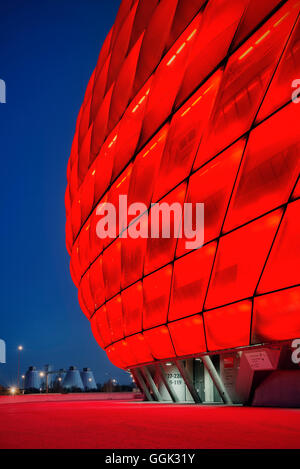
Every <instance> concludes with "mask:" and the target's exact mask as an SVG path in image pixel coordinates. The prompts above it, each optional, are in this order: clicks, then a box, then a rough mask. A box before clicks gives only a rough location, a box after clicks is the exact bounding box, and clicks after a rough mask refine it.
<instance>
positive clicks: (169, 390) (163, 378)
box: [157, 363, 179, 402]
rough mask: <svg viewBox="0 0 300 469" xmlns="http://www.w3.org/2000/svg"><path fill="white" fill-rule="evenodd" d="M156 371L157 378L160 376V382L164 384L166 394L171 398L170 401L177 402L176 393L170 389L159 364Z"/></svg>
mask: <svg viewBox="0 0 300 469" xmlns="http://www.w3.org/2000/svg"><path fill="white" fill-rule="evenodd" d="M157 370H158V373H159V376H160V378H161V380H162V382H163V383H164V385H165V386H166V389H167V391H168V393H169V394H170V397H171V399H172V401H173V402H179V399H178V397H177V394H176V392H175V391H174V389H173V388H172V385H171V384H170V383H169V381H168V380H167V377H166V374H165V370H164V367H163V366H162V365H161V364H160V363H159V364H158V365H157Z"/></svg>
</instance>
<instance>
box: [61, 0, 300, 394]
mask: <svg viewBox="0 0 300 469" xmlns="http://www.w3.org/2000/svg"><path fill="white" fill-rule="evenodd" d="M299 11H300V2H299V1H297V0H289V1H279V0H264V1H260V2H258V1H257V0H236V1H234V2H229V1H228V0H209V1H204V0H161V1H158V0H151V1H150V0H136V1H134V0H123V1H122V3H121V6H120V9H119V12H118V14H117V17H116V20H115V23H114V25H113V27H112V29H111V31H110V32H109V34H108V36H107V38H106V40H105V42H104V44H103V46H102V49H101V51H100V55H99V59H98V62H97V65H96V68H95V70H94V72H93V74H92V76H91V78H90V81H89V84H88V87H87V90H86V94H85V97H84V102H83V104H82V106H81V109H80V112H79V116H78V120H77V125H76V132H75V136H74V141H73V145H72V150H71V156H70V159H69V164H68V170H67V177H68V186H67V191H66V198H65V202H66V212H67V223H66V243H67V249H68V252H69V254H70V256H71V274H72V278H73V281H74V283H75V285H76V286H77V287H78V293H79V302H80V305H81V308H82V310H83V312H84V313H85V315H86V316H87V317H88V319H89V320H90V322H91V326H92V331H93V334H94V336H95V338H96V340H97V342H98V344H99V345H100V346H101V347H102V348H103V349H105V351H106V353H107V355H108V357H109V358H110V360H111V361H112V362H113V363H114V364H115V365H117V366H118V367H120V368H124V369H130V370H131V371H132V372H133V374H134V376H135V378H136V381H137V383H138V385H139V386H140V387H141V388H142V389H143V388H144V391H145V392H146V394H147V395H148V398H151V397H152V398H157V396H161V395H162V394H163V391H161V390H160V391H159V389H160V384H159V380H158V379H157V376H156V373H161V379H162V381H163V382H164V384H165V386H166V388H167V389H168V387H169V386H168V383H167V384H166V383H165V378H166V376H167V375H166V374H165V373H164V372H167V371H168V369H167V368H166V363H167V364H168V365H169V366H170V369H172V370H173V371H172V372H173V373H174V366H175V365H176V366H177V371H178V372H179V374H178V375H179V377H180V378H183V379H184V381H185V384H186V385H187V387H188V391H189V393H190V394H191V395H192V398H193V399H194V400H196V401H197V396H196V394H195V392H196V393H197V392H198V397H199V399H200V400H203V398H201V392H200V391H199V389H200V385H199V386H198V391H197V385H196V384H195V383H196V381H197V378H195V376H196V375H197V370H196V367H197V366H198V365H197V362H196V361H195V360H197V357H198V362H199V363H200V362H201V363H202V361H201V360H202V359H201V360H199V357H203V359H204V362H205V357H209V356H215V357H218V360H217V359H215V358H214V359H212V360H210V362H209V363H204V364H205V366H206V367H207V369H208V370H209V373H210V376H211V377H212V378H213V381H214V383H215V385H216V382H215V378H214V376H213V375H214V372H215V371H216V369H218V370H219V371H220V373H221V375H222V373H223V375H224V370H225V371H226V363H227V364H229V365H230V363H232V369H234V370H239V369H240V368H242V367H243V366H244V365H243V364H242V360H243V357H242V355H241V351H243V350H245V351H249V350H250V351H251V350H252V348H251V347H252V346H258V345H260V346H262V350H268V348H266V347H267V346H268V345H270V344H277V345H278V347H279V349H280V350H281V351H282V350H283V348H284V347H285V345H282V344H288V345H287V347H288V348H289V347H290V346H291V341H292V340H293V339H296V338H298V337H300V286H299V285H300V276H299V265H300V247H299V225H300V222H299V219H300V200H299V197H300V183H299V166H300V163H299V161H300V159H299V154H300V131H299V129H300V127H299V118H300V104H296V101H297V100H295V102H293V100H292V98H293V92H295V88H296V85H295V80H296V79H300V21H299ZM294 96H295V95H294ZM119 195H128V203H133V202H142V203H144V204H146V205H147V207H149V210H150V206H151V203H153V202H158V201H166V202H168V203H170V204H171V203H174V202H179V203H180V204H183V203H184V202H190V203H196V202H199V203H204V246H203V247H202V248H201V249H196V250H192V251H187V249H186V245H185V239H175V238H174V237H173V238H172V237H171V238H170V239H162V238H158V239H150V238H149V239H130V238H122V237H120V236H117V237H116V239H100V238H99V237H98V236H97V234H96V225H97V222H98V219H99V217H98V216H97V214H96V209H97V207H99V205H101V204H103V203H105V202H110V203H113V204H115V205H117V200H118V197H119ZM150 212H151V210H150ZM150 216H151V213H150ZM280 344H281V345H280ZM254 349H255V350H257V348H256V347H254ZM269 358H270V362H272V363H273V361H272V360H273V358H274V357H270V356H269ZM226 359H227V362H226ZM181 360H183V361H181ZM184 360H185V361H184ZM189 360H190V361H189ZM224 360H225V362H224ZM230 360H232V361H231V362H230ZM237 360H238V365H237V364H236V361H237ZM274 360H275V359H274ZM188 363H190V364H188ZM191 363H192V365H191ZM213 363H214V364H215V366H214V368H213V370H211V369H209V366H210V365H213ZM224 363H225V365H224ZM249 363H250V361H249ZM158 364H159V365H158ZM161 364H163V365H162V366H160V365H161ZM145 365H146V366H145ZM171 365H172V366H171ZM229 365H228V366H229ZM199 366H200V365H199ZM172 367H173V368H172ZM189 367H190V368H189ZM193 367H194V368H193ZM188 368H189V371H190V374H193V373H194V386H195V388H194V389H193V385H191V383H188V382H187V381H186V380H188V375H185V369H186V370H187V369H188ZM229 368H230V366H229ZM275 369H278V366H275V365H274V370H275ZM157 370H158V371H157ZM193 370H194V371H193ZM195 370H196V371H195ZM201 373H202V371H201V369H200V368H199V370H198V374H199V376H200V375H201ZM173 378H174V376H173ZM175 378H176V376H175ZM203 379H204V378H203ZM236 379H237V380H238V377H237V378H236ZM195 380H196V381H195ZM199 380H200V381H201V378H199ZM152 381H153V382H152ZM200 381H199V382H200ZM155 383H156V385H155ZM223 383H224V379H223ZM145 385H146V388H147V389H148V391H149V393H147V389H146V390H145ZM153 385H154V391H153V387H152V386H153ZM217 387H218V386H217ZM225 387H226V386H225ZM229 388H230V387H227V391H228V393H229V394H230V389H229ZM178 389H179V388H178ZM218 390H219V388H218ZM168 391H169V395H170V396H171V398H172V399H173V400H174V395H175V394H176V393H175V392H174V395H172V394H173V393H172V389H171V390H170V389H168ZM157 392H158V394H157ZM159 393H160V394H159ZM178 393H179V394H180V391H179V390H178ZM195 396H196V397H195ZM229 397H230V398H231V400H235V397H233V396H232V395H231V396H229ZM227 398H228V396H227ZM178 400H180V397H178ZM204 400H205V399H204Z"/></svg>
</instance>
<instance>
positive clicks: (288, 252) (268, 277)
mask: <svg viewBox="0 0 300 469" xmlns="http://www.w3.org/2000/svg"><path fill="white" fill-rule="evenodd" d="M299 232H300V200H297V201H296V202H293V203H292V204H290V205H289V206H288V208H287V210H286V213H285V215H284V218H283V220H282V223H281V226H280V229H279V232H278V234H277V237H276V240H275V243H274V245H273V247H272V251H271V254H270V256H269V259H268V262H267V265H266V268H265V270H264V273H263V275H262V278H261V281H260V283H259V286H258V291H259V293H262V292H268V291H272V290H277V289H279V288H286V287H288V286H292V285H296V284H300V269H299V266H300V242H299V239H300V237H299Z"/></svg>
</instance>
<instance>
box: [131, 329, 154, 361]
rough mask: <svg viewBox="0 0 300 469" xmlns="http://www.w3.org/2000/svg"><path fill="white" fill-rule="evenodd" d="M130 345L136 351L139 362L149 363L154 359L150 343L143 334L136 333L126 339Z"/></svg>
mask: <svg viewBox="0 0 300 469" xmlns="http://www.w3.org/2000/svg"><path fill="white" fill-rule="evenodd" d="M126 342H127V343H128V346H129V348H130V349H131V350H133V351H134V355H135V357H136V360H137V362H138V363H147V362H152V361H153V356H152V355H151V351H150V348H149V345H148V343H147V341H146V339H145V337H144V336H143V335H142V334H136V335H133V336H131V337H128V338H127V339H126Z"/></svg>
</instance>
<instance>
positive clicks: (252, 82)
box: [198, 2, 297, 164]
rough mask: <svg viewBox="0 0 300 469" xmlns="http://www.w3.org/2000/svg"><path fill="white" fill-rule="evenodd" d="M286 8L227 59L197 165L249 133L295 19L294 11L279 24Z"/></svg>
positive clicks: (295, 13)
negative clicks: (219, 92)
mask: <svg viewBox="0 0 300 469" xmlns="http://www.w3.org/2000/svg"><path fill="white" fill-rule="evenodd" d="M288 3H290V2H288ZM289 8H290V5H285V6H283V7H282V8H281V9H280V10H279V11H278V12H277V13H276V14H275V15H274V17H272V18H271V19H270V20H269V21H268V22H267V23H266V24H265V25H264V26H262V27H261V28H260V29H259V30H258V31H257V32H256V33H255V34H254V35H253V36H252V37H251V38H250V39H249V40H248V41H247V42H246V43H245V44H244V45H243V46H241V47H240V48H239V49H238V50H237V51H236V52H235V53H234V54H233V56H232V57H231V58H230V59H229V62H228V65H227V67H226V70H225V72H224V77H223V81H222V83H221V85H220V86H221V88H222V93H221V94H220V95H219V99H218V100H217V102H216V105H215V108H214V112H213V117H212V120H211V122H210V125H209V127H208V130H207V135H206V136H205V138H203V142H202V144H201V146H200V151H199V153H198V160H199V161H198V164H200V161H203V163H204V162H205V161H207V159H208V158H209V157H212V156H214V155H216V154H217V153H218V152H219V151H221V150H223V149H224V148H225V147H226V146H227V145H229V144H230V143H232V142H233V141H234V140H236V139H237V138H239V137H240V136H241V135H243V134H244V133H245V132H247V131H249V129H250V127H251V125H252V123H253V121H254V118H255V115H256V113H257V110H258V107H259V105H260V103H261V101H262V99H263V97H264V94H265V92H266V89H267V86H268V84H269V83H270V80H271V78H272V74H273V73H274V70H275V67H276V64H277V63H278V60H279V58H280V54H281V53H282V50H283V47H284V45H285V43H286V41H287V39H288V35H289V33H290V30H291V27H292V26H293V24H294V22H295V19H296V15H297V9H293V10H292V11H291V13H290V14H289V16H288V17H287V18H286V20H285V21H282V22H280V23H278V21H280V18H282V17H283V16H284V15H285V14H286V13H287V11H288V10H289ZM277 23H278V26H277V27H275V24H277ZM269 31H270V33H268V32H269Z"/></svg>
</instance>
